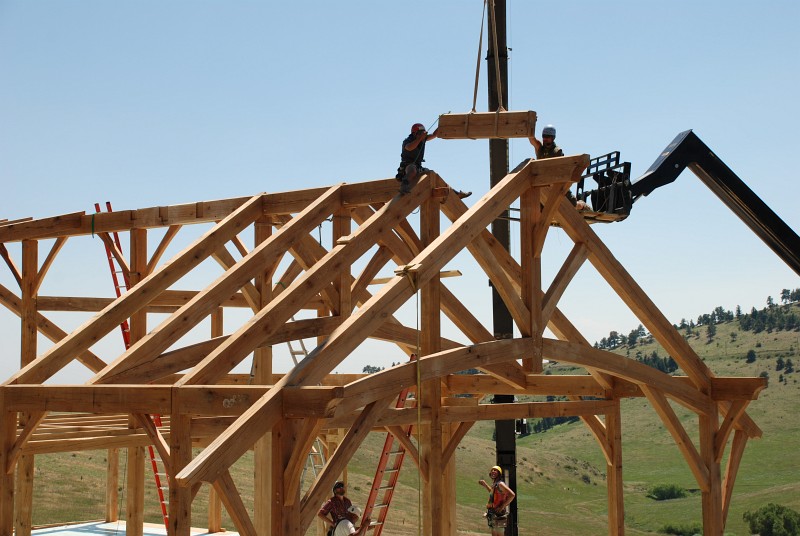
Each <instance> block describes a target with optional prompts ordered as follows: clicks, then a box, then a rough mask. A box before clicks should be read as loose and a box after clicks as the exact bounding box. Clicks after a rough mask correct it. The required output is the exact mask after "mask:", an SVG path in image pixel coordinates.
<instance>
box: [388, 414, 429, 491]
mask: <svg viewBox="0 0 800 536" xmlns="http://www.w3.org/2000/svg"><path fill="white" fill-rule="evenodd" d="M409 409H416V408H409ZM408 429H409V426H386V431H387V432H388V433H390V434H392V436H393V437H394V438H395V440H397V441H398V442H399V443H400V444H401V445H402V446H403V448H404V449H405V450H406V454H408V455H409V456H411V459H412V461H413V462H414V464H415V465H416V466H417V468H418V469H419V468H420V466H419V463H420V460H419V451H418V450H417V446H416V445H415V444H414V443H413V442H412V441H411V438H410V437H408ZM420 474H421V475H422V478H423V479H426V478H427V477H428V471H427V468H426V467H423V468H422V470H421V471H420Z"/></svg>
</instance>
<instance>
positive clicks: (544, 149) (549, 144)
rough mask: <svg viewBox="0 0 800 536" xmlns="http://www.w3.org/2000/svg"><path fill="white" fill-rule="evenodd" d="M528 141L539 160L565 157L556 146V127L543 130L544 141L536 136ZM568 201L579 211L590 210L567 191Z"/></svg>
mask: <svg viewBox="0 0 800 536" xmlns="http://www.w3.org/2000/svg"><path fill="white" fill-rule="evenodd" d="M528 140H529V141H530V142H531V145H533V147H534V149H536V159H537V160H541V159H543V158H553V157H555V156H564V151H562V150H561V147H559V146H558V145H556V127H554V126H553V125H547V126H546V127H544V128H543V129H542V141H539V139H538V138H537V137H536V136H535V135H534V136H531V137H530V138H528ZM567 199H569V202H570V203H572V205H573V206H574V207H575V208H577V209H578V210H586V209H587V208H589V207H588V205H587V204H586V203H585V202H584V201H578V200H577V199H575V196H574V195H572V192H571V191H569V190H567Z"/></svg>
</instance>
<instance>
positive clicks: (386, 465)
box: [362, 354, 416, 536]
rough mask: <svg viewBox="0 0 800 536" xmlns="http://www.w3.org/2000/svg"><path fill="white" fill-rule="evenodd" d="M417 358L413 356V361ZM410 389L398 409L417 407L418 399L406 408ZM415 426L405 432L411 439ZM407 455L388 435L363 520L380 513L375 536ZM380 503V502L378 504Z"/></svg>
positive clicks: (402, 393) (401, 397)
mask: <svg viewBox="0 0 800 536" xmlns="http://www.w3.org/2000/svg"><path fill="white" fill-rule="evenodd" d="M414 359H416V357H415V356H414V355H413V354H412V356H411V360H412V361H413V360H414ZM408 391H409V389H408V388H406V389H403V390H402V391H400V394H399V395H398V397H397V403H396V404H395V407H396V408H403V407H416V399H414V401H413V402H410V403H409V405H408V406H406V400H407V399H408V394H409V393H408ZM412 430H413V426H409V427H408V429H407V430H405V433H406V436H407V437H411V432H412ZM405 455H406V449H405V447H404V446H403V445H402V444H401V443H400V442H399V441H398V440H397V439H395V437H394V436H393V435H392V434H390V433H387V434H386V441H384V443H383V451H382V452H381V457H380V460H378V468H377V469H376V470H375V478H374V479H373V480H372V489H371V490H370V492H369V497H368V498H367V503H366V506H365V507H364V516H363V518H362V519H366V518H368V517H372V513H373V511H376V510H377V511H378V517H377V519H375V520H373V521H372V522H371V523H370V527H369V528H370V530H373V531H374V533H373V534H374V536H379V535H380V533H381V531H382V530H383V524H384V522H385V521H386V515H387V514H388V513H389V505H390V504H391V502H392V495H394V489H395V486H396V485H397V479H398V478H400V467H401V466H402V465H403V459H404V458H405ZM378 501H380V502H378Z"/></svg>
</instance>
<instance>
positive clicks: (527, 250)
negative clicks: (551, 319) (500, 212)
mask: <svg viewBox="0 0 800 536" xmlns="http://www.w3.org/2000/svg"><path fill="white" fill-rule="evenodd" d="M540 190H541V188H529V189H527V190H525V192H523V194H522V196H521V197H520V241H521V244H520V264H521V269H522V282H521V283H522V285H521V287H522V300H523V303H524V304H525V307H527V308H528V310H529V311H530V320H531V322H530V325H529V326H520V332H521V333H522V335H523V336H528V337H533V339H534V341H535V344H534V355H533V356H530V357H526V358H525V359H523V361H522V364H523V367H524V368H525V370H526V371H527V372H534V373H540V372H542V334H543V333H544V327H545V326H544V324H545V322H544V321H543V320H542V299H541V296H542V294H541V288H542V250H541V248H540V247H538V244H537V240H536V237H537V236H539V234H540V232H541V231H540V229H541V228H542V225H543V222H542V208H541V207H542V205H541V193H540Z"/></svg>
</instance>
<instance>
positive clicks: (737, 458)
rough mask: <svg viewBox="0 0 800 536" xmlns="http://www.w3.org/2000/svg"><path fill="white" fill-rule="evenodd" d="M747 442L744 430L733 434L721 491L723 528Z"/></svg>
mask: <svg viewBox="0 0 800 536" xmlns="http://www.w3.org/2000/svg"><path fill="white" fill-rule="evenodd" d="M747 440H748V437H747V433H746V432H744V430H736V432H734V434H733V442H732V443H731V452H730V454H729V455H728V464H727V466H726V468H725V482H724V484H723V490H722V522H723V528H724V524H725V523H726V522H727V519H728V512H729V511H730V505H731V497H733V485H734V484H735V483H736V475H737V474H738V472H739V465H740V463H741V461H742V455H743V454H744V447H745V445H746V444H747Z"/></svg>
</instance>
